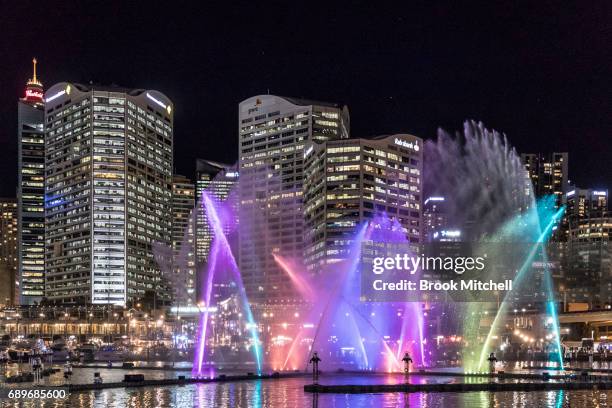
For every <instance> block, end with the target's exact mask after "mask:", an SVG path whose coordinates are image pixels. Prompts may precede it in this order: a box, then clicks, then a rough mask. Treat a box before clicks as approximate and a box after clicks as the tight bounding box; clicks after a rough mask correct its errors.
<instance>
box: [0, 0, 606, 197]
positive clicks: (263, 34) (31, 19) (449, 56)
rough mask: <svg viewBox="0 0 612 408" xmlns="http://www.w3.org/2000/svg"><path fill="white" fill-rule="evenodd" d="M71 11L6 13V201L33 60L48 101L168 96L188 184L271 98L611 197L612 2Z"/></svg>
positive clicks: (203, 5) (2, 117)
mask: <svg viewBox="0 0 612 408" xmlns="http://www.w3.org/2000/svg"><path fill="white" fill-rule="evenodd" d="M63 3H67V2H63ZM63 3H55V4H54V3H53V2H50V1H45V2H28V1H15V2H6V3H4V6H3V7H2V15H1V16H0V22H1V24H2V28H1V30H2V35H1V36H0V56H1V59H0V86H1V92H0V149H1V151H2V153H0V154H1V156H0V158H1V160H0V171H1V173H0V174H2V177H1V179H0V194H2V195H4V196H14V195H15V181H16V178H17V174H16V166H17V159H16V153H17V138H16V134H17V133H16V132H17V129H16V121H17V117H16V116H17V108H16V102H17V98H18V97H21V96H23V90H24V86H25V82H26V81H27V79H28V78H29V77H30V76H31V59H32V57H33V56H36V57H37V58H38V61H39V78H40V79H41V80H42V82H43V84H44V85H45V88H48V87H49V86H51V85H52V84H54V83H56V82H60V81H70V82H81V83H89V82H90V81H93V82H96V83H101V84H117V85H120V86H125V87H130V88H148V89H157V90H159V91H161V92H163V93H165V94H166V95H167V96H168V97H169V98H170V99H172V100H173V102H174V104H175V113H176V114H175V167H176V169H177V172H179V173H182V174H185V175H188V176H192V175H193V173H194V167H195V164H194V161H195V158H196V157H201V158H208V159H214V160H218V161H225V162H233V161H235V160H236V158H237V115H238V113H237V109H238V106H237V105H238V103H239V102H240V101H242V100H243V99H246V98H247V97H250V96H253V95H257V94H262V93H268V91H269V92H270V93H272V94H277V95H285V96H294V97H304V98H308V99H315V100H322V101H330V102H340V103H345V104H347V105H348V106H349V109H350V113H351V133H352V136H353V137H369V136H375V135H379V134H390V133H398V132H406V133H412V134H415V135H417V136H421V137H423V138H433V137H435V134H436V130H437V128H438V127H442V128H444V129H446V130H449V131H456V130H460V129H462V126H463V125H462V123H463V121H464V120H465V119H476V120H479V121H483V122H484V123H485V124H486V125H487V127H490V128H494V129H496V130H499V131H501V132H504V133H505V134H506V135H507V136H508V137H509V139H510V141H511V143H512V144H513V145H514V146H516V148H517V150H518V151H519V152H530V151H569V153H570V159H569V160H570V179H571V180H572V182H576V183H577V184H578V185H579V186H581V187H600V188H601V187H608V188H612V183H611V181H612V164H611V163H612V160H611V158H610V155H611V154H612V149H611V148H610V137H611V136H612V3H611V2H609V1H608V2H604V1H602V2H591V1H587V2H583V1H577V2H575V3H574V2H558V3H556V2H548V1H538V2H531V3H533V4H529V3H527V2H525V3H524V4H523V5H520V6H517V5H516V4H514V2H512V4H510V3H508V4H507V5H501V4H499V3H501V2H497V1H487V2H485V3H483V4H480V5H477V3H475V2H470V8H468V7H466V6H460V5H437V6H430V7H427V8H420V7H408V6H405V8H401V9H400V8H394V7H391V6H385V5H384V3H383V2H369V3H370V4H372V6H368V7H360V6H357V5H356V2H351V3H346V4H345V5H344V6H343V7H336V6H334V5H333V4H336V3H333V2H327V5H326V6H324V5H316V4H315V3H313V2H307V3H306V5H305V6H299V5H297V4H296V2H278V3H277V2H274V3H271V2H260V1H251V2H250V3H249V4H247V5H245V6H230V3H231V2H224V3H225V4H226V5H225V6H223V8H220V7H222V6H219V5H214V6H213V5H212V2H207V1H202V2H198V3H199V6H194V7H192V8H185V7H178V4H180V3H181V2H172V1H170V2H168V1H166V2H163V3H159V4H156V3H155V2H151V1H149V2H141V3H138V4H134V5H131V3H130V6H129V7H127V6H125V5H122V4H121V3H122V2H114V1H104V2H95V3H94V2H88V3H90V4H91V6H88V5H83V4H81V3H85V2H74V4H72V5H70V6H65V5H62V4H63ZM134 3H136V2H134ZM403 3H411V2H407V1H406V2H403ZM431 3H433V2H431ZM456 3H460V2H456ZM572 3H573V4H572ZM94 4H96V6H94ZM175 4H176V5H177V6H176V7H175Z"/></svg>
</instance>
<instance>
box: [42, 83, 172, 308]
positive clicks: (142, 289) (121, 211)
mask: <svg viewBox="0 0 612 408" xmlns="http://www.w3.org/2000/svg"><path fill="white" fill-rule="evenodd" d="M172 113H173V105H172V102H171V101H170V100H169V99H168V98H167V97H166V96H165V95H163V94H162V93H160V92H158V91H154V90H143V89H136V90H128V89H122V88H116V87H101V86H84V85H80V84H74V83H68V82H61V83H58V84H56V85H54V86H52V87H51V88H49V90H48V91H47V92H46V93H45V150H46V157H45V226H46V246H45V250H46V251H45V266H46V288H45V289H46V297H47V298H48V299H49V301H51V302H54V303H73V302H74V303H93V304H115V305H125V304H126V303H128V302H131V301H134V300H136V299H143V298H144V299H147V298H149V297H152V298H153V299H155V300H161V299H160V298H163V297H165V295H164V290H163V282H162V277H161V272H160V270H159V268H158V267H157V264H156V262H155V260H154V257H153V252H152V245H153V243H154V242H160V243H162V244H164V245H166V246H170V245H171V228H172V217H171V215H172V214H171V200H172V154H173V115H172Z"/></svg>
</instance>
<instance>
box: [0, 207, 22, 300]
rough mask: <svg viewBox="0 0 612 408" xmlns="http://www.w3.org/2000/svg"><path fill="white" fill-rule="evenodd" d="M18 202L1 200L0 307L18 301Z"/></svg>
mask: <svg viewBox="0 0 612 408" xmlns="http://www.w3.org/2000/svg"><path fill="white" fill-rule="evenodd" d="M17 235H18V229H17V200H15V199H14V198H1V199H0V305H14V304H15V303H16V302H17V301H18V298H17V293H16V292H17V291H16V289H17V279H18V277H17V265H18V254H17Z"/></svg>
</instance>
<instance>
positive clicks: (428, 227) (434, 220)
mask: <svg viewBox="0 0 612 408" xmlns="http://www.w3.org/2000/svg"><path fill="white" fill-rule="evenodd" d="M446 204H447V203H446V198H445V197H442V196H431V197H427V198H426V199H425V200H424V201H423V224H422V230H423V240H424V241H425V242H429V241H432V240H433V239H434V234H435V233H436V232H438V234H440V233H441V231H443V230H445V229H446V228H447V227H448V226H449V225H448V223H449V214H448V212H447V209H446ZM436 238H437V237H436Z"/></svg>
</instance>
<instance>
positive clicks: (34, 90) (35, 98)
mask: <svg viewBox="0 0 612 408" xmlns="http://www.w3.org/2000/svg"><path fill="white" fill-rule="evenodd" d="M37 62H38V61H36V58H34V59H33V60H32V64H33V66H34V75H33V76H32V79H30V80H29V81H28V83H27V84H26V89H25V96H24V98H23V100H24V101H26V102H30V103H34V104H36V103H42V102H43V86H42V83H40V81H39V80H38V78H37V77H36V63H37Z"/></svg>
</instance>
